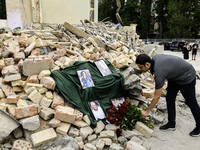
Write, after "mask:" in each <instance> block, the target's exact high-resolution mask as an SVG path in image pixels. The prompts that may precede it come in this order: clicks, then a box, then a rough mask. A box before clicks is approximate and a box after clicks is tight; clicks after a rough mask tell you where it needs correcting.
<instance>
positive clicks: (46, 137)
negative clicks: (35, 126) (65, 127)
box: [31, 128, 57, 147]
mask: <svg viewBox="0 0 200 150" xmlns="http://www.w3.org/2000/svg"><path fill="white" fill-rule="evenodd" d="M56 138H57V134H56V132H55V131H54V129H53V128H50V129H46V130H42V131H40V132H37V133H34V134H32V135H31V140H32V142H33V146H34V147H37V146H40V145H41V144H44V143H48V142H50V141H53V140H55V139H56Z"/></svg>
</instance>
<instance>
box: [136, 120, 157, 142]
mask: <svg viewBox="0 0 200 150" xmlns="http://www.w3.org/2000/svg"><path fill="white" fill-rule="evenodd" d="M135 129H136V130H138V131H140V132H141V133H142V134H143V135H144V136H145V137H146V138H150V137H151V135H152V133H153V130H152V129H150V128H149V127H147V126H146V125H144V124H143V123H142V122H139V121H138V122H136V124H135Z"/></svg>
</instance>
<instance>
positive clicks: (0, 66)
mask: <svg viewBox="0 0 200 150" xmlns="http://www.w3.org/2000/svg"><path fill="white" fill-rule="evenodd" d="M5 66H6V65H5V62H4V59H0V70H2V69H3V67H5Z"/></svg>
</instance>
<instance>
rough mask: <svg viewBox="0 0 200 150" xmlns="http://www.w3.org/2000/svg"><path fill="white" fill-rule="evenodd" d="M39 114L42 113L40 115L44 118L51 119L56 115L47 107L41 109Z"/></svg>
mask: <svg viewBox="0 0 200 150" xmlns="http://www.w3.org/2000/svg"><path fill="white" fill-rule="evenodd" d="M49 109H51V108H49ZM39 115H40V117H42V118H43V119H44V120H49V119H51V118H53V117H54V114H53V113H51V112H49V111H47V110H45V109H41V110H40V113H39Z"/></svg>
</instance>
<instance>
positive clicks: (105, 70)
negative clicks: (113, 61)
mask: <svg viewBox="0 0 200 150" xmlns="http://www.w3.org/2000/svg"><path fill="white" fill-rule="evenodd" d="M94 63H95V65H96V66H97V68H98V69H99V71H100V72H101V74H102V76H107V75H109V74H112V72H111V70H110V69H109V68H108V66H107V64H106V62H105V61H104V60H103V59H100V60H96V61H94Z"/></svg>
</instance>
